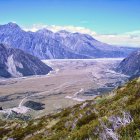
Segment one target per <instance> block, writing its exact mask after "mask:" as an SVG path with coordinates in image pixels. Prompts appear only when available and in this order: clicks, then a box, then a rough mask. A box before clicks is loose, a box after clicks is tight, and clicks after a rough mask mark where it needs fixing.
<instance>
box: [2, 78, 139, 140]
mask: <svg viewBox="0 0 140 140" xmlns="http://www.w3.org/2000/svg"><path fill="white" fill-rule="evenodd" d="M8 138H13V139H15V140H23V139H25V140H139V139H140V79H135V80H133V81H130V82H129V83H127V84H126V85H124V86H123V87H120V88H118V89H117V90H115V91H113V92H111V93H110V94H108V95H105V96H99V97H96V98H95V99H94V100H90V101H86V102H84V103H82V104H78V105H76V106H74V107H72V108H67V109H65V110H63V111H61V112H60V113H57V114H53V115H48V116H44V117H42V118H38V119H35V120H30V121H26V122H25V121H20V120H9V121H7V120H6V121H2V120H1V121H0V139H2V140H7V139H8Z"/></svg>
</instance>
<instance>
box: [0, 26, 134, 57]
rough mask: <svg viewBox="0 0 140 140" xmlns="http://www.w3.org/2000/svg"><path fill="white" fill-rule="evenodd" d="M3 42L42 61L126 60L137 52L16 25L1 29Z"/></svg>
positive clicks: (77, 35)
mask: <svg viewBox="0 0 140 140" xmlns="http://www.w3.org/2000/svg"><path fill="white" fill-rule="evenodd" d="M0 42H1V43H5V44H8V45H9V46H11V47H14V48H19V49H22V50H24V51H26V52H28V53H30V54H32V55H34V56H37V57H38V58H40V59H52V58H55V59H64V58H67V59H69V58H71V59H81V58H99V57H125V56H127V55H128V54H129V53H130V52H132V51H133V50H135V49H134V48H126V47H125V48H123V47H116V46H112V45H108V44H105V43H102V42H99V41H97V40H95V39H94V38H93V37H91V36H90V35H87V34H81V33H70V32H67V31H59V32H56V33H53V32H51V31H49V30H47V29H42V30H39V31H37V32H25V31H23V30H22V29H21V28H20V27H19V26H18V25H17V24H15V23H8V24H5V25H1V26H0Z"/></svg>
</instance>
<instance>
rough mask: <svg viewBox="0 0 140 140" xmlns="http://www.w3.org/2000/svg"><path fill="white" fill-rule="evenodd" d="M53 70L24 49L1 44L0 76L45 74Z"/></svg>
mask: <svg viewBox="0 0 140 140" xmlns="http://www.w3.org/2000/svg"><path fill="white" fill-rule="evenodd" d="M51 70H52V68H50V67H49V66H47V65H46V64H44V63H43V62H41V61H40V60H39V59H38V58H36V57H34V56H32V55H30V54H27V53H25V52H23V51H22V50H19V49H15V48H9V47H7V46H6V45H3V44H0V77H6V78H9V77H20V76H29V75H43V74H47V73H49V72H50V71H51Z"/></svg>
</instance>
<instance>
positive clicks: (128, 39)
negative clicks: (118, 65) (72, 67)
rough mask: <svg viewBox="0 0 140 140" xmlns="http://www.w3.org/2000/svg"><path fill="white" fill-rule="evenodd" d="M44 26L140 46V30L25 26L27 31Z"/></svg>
mask: <svg viewBox="0 0 140 140" xmlns="http://www.w3.org/2000/svg"><path fill="white" fill-rule="evenodd" d="M42 28H47V29H48V30H51V31H53V32H57V31H60V30H67V31H69V32H72V33H74V32H80V33H83V34H89V35H91V36H93V37H94V38H96V39H97V40H100V41H102V42H104V43H108V44H112V45H123V46H132V47H140V30H137V31H132V32H126V33H122V34H98V33H96V32H94V31H92V30H90V29H88V28H85V27H75V26H73V25H69V26H57V25H44V24H34V25H33V26H31V27H23V29H24V30H26V31H29V30H30V31H33V32H35V31H37V30H39V29H42Z"/></svg>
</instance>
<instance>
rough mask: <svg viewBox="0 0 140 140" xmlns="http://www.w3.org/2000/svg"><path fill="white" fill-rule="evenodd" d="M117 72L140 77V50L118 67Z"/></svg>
mask: <svg viewBox="0 0 140 140" xmlns="http://www.w3.org/2000/svg"><path fill="white" fill-rule="evenodd" d="M117 71H119V72H121V73H123V74H126V75H129V76H130V77H138V76H140V50H139V51H135V52H133V53H131V54H130V55H129V56H128V57H126V58H125V59H124V60H123V61H122V62H121V63H120V64H119V66H118V67H117Z"/></svg>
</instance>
